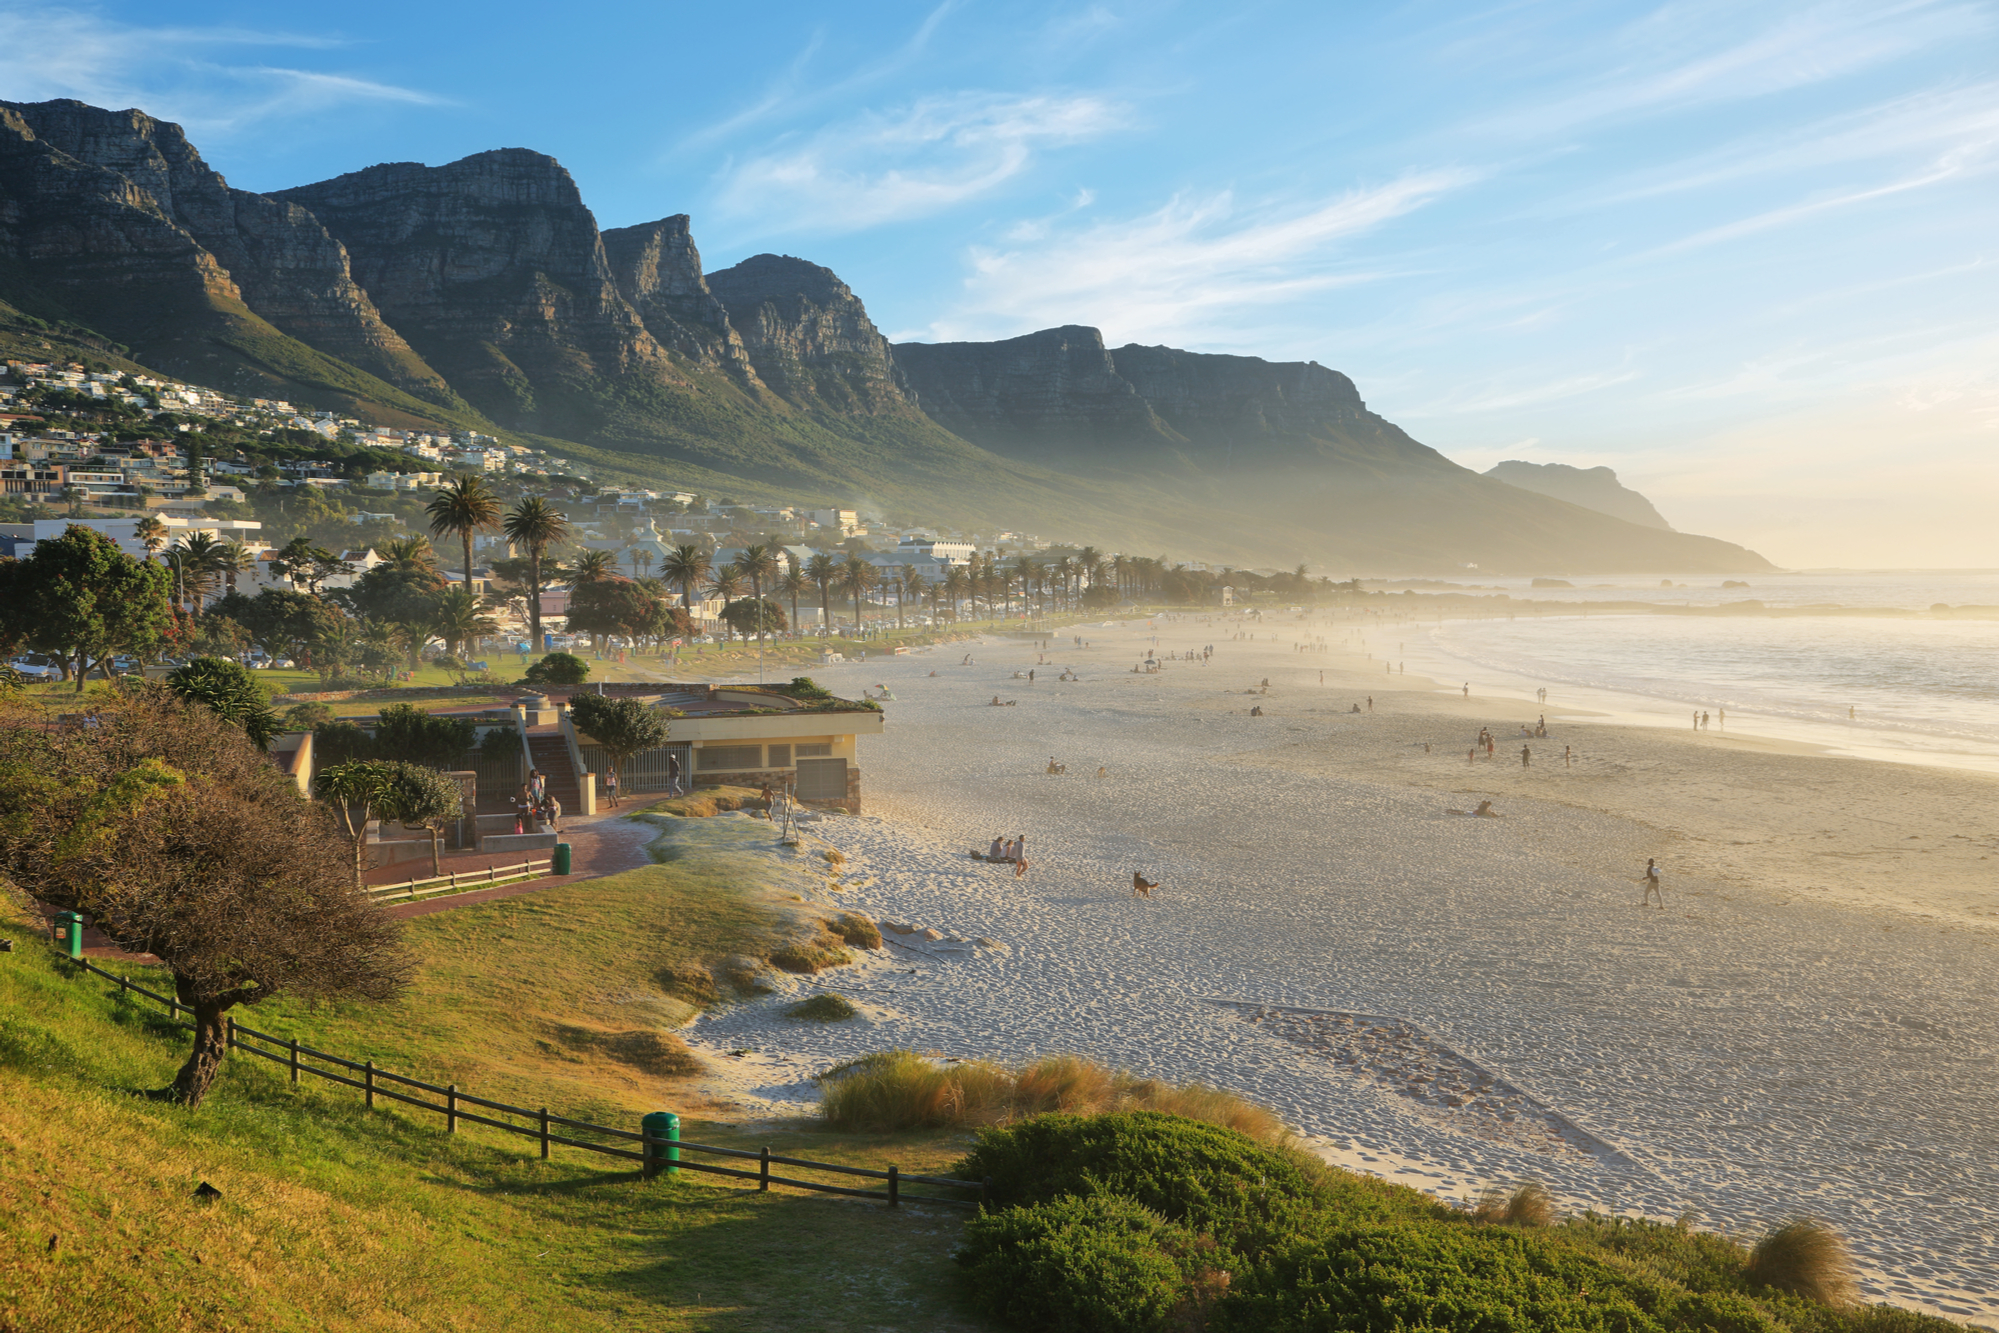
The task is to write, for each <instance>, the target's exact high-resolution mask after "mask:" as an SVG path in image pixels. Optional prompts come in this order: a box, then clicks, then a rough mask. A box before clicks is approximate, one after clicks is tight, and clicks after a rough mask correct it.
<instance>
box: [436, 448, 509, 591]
mask: <svg viewBox="0 0 2000 1333" xmlns="http://www.w3.org/2000/svg"><path fill="white" fill-rule="evenodd" d="M424 512H425V513H426V514H429V515H430V516H431V531H432V532H434V533H436V534H437V535H438V536H440V537H442V536H444V535H445V534H446V533H456V534H457V535H458V539H459V541H460V542H462V543H463V544H464V550H465V591H466V593H467V595H468V596H469V595H470V594H471V592H472V534H473V533H475V532H479V531H482V530H484V529H488V528H493V527H497V526H498V525H499V523H500V512H501V511H500V497H499V496H497V495H495V494H494V493H493V488H492V487H491V486H489V485H487V483H486V478H484V477H482V476H480V475H479V474H478V473H476V472H461V473H459V474H458V475H457V476H455V477H453V478H452V479H451V480H450V481H448V482H446V483H445V484H444V485H442V486H440V487H438V492H437V495H436V496H435V497H434V498H433V499H432V500H431V502H430V503H429V504H427V505H425V506H424Z"/></svg>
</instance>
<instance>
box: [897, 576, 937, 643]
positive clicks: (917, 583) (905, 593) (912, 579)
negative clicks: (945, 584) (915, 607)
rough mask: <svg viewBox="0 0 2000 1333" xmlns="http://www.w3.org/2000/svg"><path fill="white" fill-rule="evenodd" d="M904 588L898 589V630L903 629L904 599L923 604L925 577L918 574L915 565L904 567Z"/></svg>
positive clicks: (925, 585)
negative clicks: (907, 598)
mask: <svg viewBox="0 0 2000 1333" xmlns="http://www.w3.org/2000/svg"><path fill="white" fill-rule="evenodd" d="M901 582H902V586H901V587H899V588H897V589H896V628H897V629H901V628H902V627H903V599H904V598H905V597H909V598H912V599H914V600H915V601H917V602H919V603H921V602H922V601H923V600H924V590H925V588H926V587H927V586H929V585H927V584H926V583H925V582H924V576H923V575H922V574H919V573H918V572H917V567H916V566H915V565H905V566H903V577H902V581H901Z"/></svg>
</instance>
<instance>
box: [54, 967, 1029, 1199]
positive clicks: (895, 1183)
mask: <svg viewBox="0 0 2000 1333" xmlns="http://www.w3.org/2000/svg"><path fill="white" fill-rule="evenodd" d="M69 961H72V962H74V963H75V964H76V965H77V966H78V967H79V968H81V969H82V970H84V971H86V972H93V973H95V974H96V975H98V976H100V977H103V978H104V979H105V980H106V981H115V982H117V983H118V991H119V994H120V995H137V996H141V997H143V998H145V999H148V1000H152V1001H155V1002H156V1003H159V1004H163V1005H165V1006H166V1007H167V1013H168V1018H169V1021H171V1022H173V1023H175V1024H176V1025H178V1026H180V1027H185V1028H193V1027H194V1021H193V1020H192V1018H186V1019H184V1018H182V1017H181V1011H182V1010H184V1009H187V1008H188V1007H189V1006H187V1005H184V1004H182V1003H181V1002H180V1000H179V999H177V998H176V997H174V996H171V995H162V994H160V993H159V992H158V991H153V990H148V989H147V988H146V987H144V986H141V985H139V984H137V983H136V982H134V981H133V980H132V979H131V978H130V977H126V976H120V975H118V974H116V973H112V972H107V971H105V970H104V969H103V968H101V967H99V966H97V965H96V964H95V963H92V962H91V961H90V960H89V959H85V958H78V959H72V960H69ZM223 1023H224V1027H225V1030H226V1032H227V1034H228V1046H229V1049H231V1050H235V1051H241V1052H243V1053H245V1054H246V1055H254V1056H257V1057H259V1058H260V1059H264V1060H269V1061H271V1062H272V1063H273V1064H278V1065H283V1066H285V1068H286V1069H287V1071H288V1072H289V1073H290V1075H291V1081H292V1082H293V1083H297V1082H298V1081H299V1079H300V1077H301V1076H302V1075H307V1074H310V1075H311V1076H313V1077H314V1078H319V1079H325V1080H326V1081H327V1082H329V1083H339V1084H343V1085H345V1086H347V1087H350V1088H358V1089H359V1090H360V1091H361V1094H362V1096H363V1098H364V1099H365V1101H366V1104H367V1105H368V1106H369V1107H370V1108H373V1107H374V1105H375V1099H376V1098H377V1097H386V1098H388V1099H389V1100H390V1101H394V1102H400V1103H402V1104H403V1105H405V1106H412V1107H415V1108H417V1109H418V1110H421V1111H433V1112H436V1113H437V1114H439V1115H441V1116H443V1117H444V1132H445V1133H447V1134H456V1133H457V1132H458V1126H459V1122H460V1121H469V1122H470V1123H472V1124H475V1125H486V1126H488V1127H490V1128H492V1129H497V1130H500V1131H502V1132H503V1133H507V1134H514V1135H517V1136H519V1137H522V1138H530V1139H534V1140H536V1142H537V1143H538V1145H539V1147H540V1149H541V1156H542V1160H543V1161H547V1160H548V1156H549V1149H550V1147H551V1146H554V1145H560V1146H562V1147H565V1148H576V1149H580V1150H581V1151H584V1152H592V1153H597V1154H599V1155H600V1156H604V1157H617V1158H623V1159H625V1160H628V1161H634V1162H638V1163H640V1165H641V1166H642V1167H643V1169H644V1172H645V1174H646V1176H647V1177H648V1178H651V1177H652V1176H654V1175H655V1174H657V1173H658V1172H659V1171H662V1170H666V1171H676V1170H686V1171H700V1172H704V1173H706V1174H709V1175H716V1176H728V1177H731V1178H734V1179H737V1180H754V1181H756V1182H757V1188H758V1189H760V1190H768V1189H770V1188H771V1186H773V1185H784V1186H788V1187H790V1188H792V1189H801V1190H809V1191H812V1192H813V1193H816V1194H839V1195H844V1196H845V1197H847V1198H852V1199H879V1200H881V1201H883V1202H885V1203H887V1204H888V1205H889V1206H890V1207H891V1208H894V1207H898V1206H899V1205H901V1204H904V1203H929V1204H939V1205H942V1206H944V1207H948V1208H974V1209H976V1208H981V1207H984V1206H985V1203H986V1198H987V1193H988V1189H989V1185H990V1182H988V1181H985V1180H959V1179H955V1178H953V1177H950V1176H926V1175H915V1174H911V1173H909V1172H905V1171H902V1170H899V1169H898V1168H896V1167H893V1166H892V1167H890V1168H889V1169H888V1170H886V1171H877V1170H875V1169H874V1168H872V1167H864V1166H843V1165H841V1164H839V1163H837V1162H815V1161H813V1160H811V1159H810V1158H804V1157H786V1156H782V1155H780V1154H778V1153H774V1152H772V1151H771V1150H770V1149H769V1148H760V1149H757V1150H755V1151H752V1150H750V1149H747V1148H722V1147H715V1146H711V1145H709V1144H703V1143H691V1142H689V1141H688V1140H686V1139H670V1138H661V1137H658V1136H656V1135H652V1134H647V1133H645V1132H644V1131H643V1130H639V1131H634V1130H629V1129H617V1128H614V1127H613V1126H610V1125H597V1124H592V1123H591V1122H590V1121H587V1120H572V1119H570V1118H569V1117H568V1116H561V1115H555V1114H553V1113H551V1112H550V1110H549V1108H548V1107H546V1106H541V1107H535V1108H533V1109H530V1108H528V1107H525V1106H514V1105H511V1104H509V1103H507V1102H496V1101H492V1100H490V1099H488V1098H485V1097H478V1096H474V1095H473V1094H472V1093H469V1092H462V1091H460V1090H459V1086H458V1085H457V1084H456V1083H447V1084H444V1085H439V1084H436V1083H427V1082H425V1081H424V1080H423V1079H420V1078H411V1077H410V1076H409V1075H407V1074H398V1073H394V1072H392V1071H390V1070H387V1069H377V1068H376V1067H375V1062H374V1061H373V1060H360V1061H356V1060H349V1059H347V1058H346V1057H345V1056H340V1055H334V1054H332V1053H330V1052H327V1051H321V1050H315V1049H314V1048H313V1047H310V1046H304V1045H301V1044H300V1043H299V1040H298V1038H296V1037H278V1036H273V1035H272V1034H270V1033H268V1032H259V1031H258V1030H257V1029H255V1028H250V1027H245V1026H243V1025H242V1024H241V1023H238V1022H237V1021H236V1020H234V1019H232V1018H224V1020H223ZM308 1061H318V1062H320V1063H319V1064H318V1065H315V1064H311V1063H308ZM325 1066H331V1067H330V1068H329V1067H325ZM336 1071H346V1072H336ZM352 1074H358V1075H360V1077H359V1078H354V1077H350V1075H352ZM389 1084H393V1085H395V1086H393V1087H391V1086H385V1085H389ZM397 1088H413V1089H416V1090H417V1091H419V1092H428V1093H432V1094H435V1095H436V1096H438V1097H441V1098H443V1099H444V1100H443V1101H441V1102H436V1101H427V1100H426V1099H424V1098H422V1097H418V1096H412V1095H411V1094H409V1093H405V1092H399V1091H397V1090H396V1089H397ZM467 1106H477V1107H480V1108H482V1109H484V1110H488V1111H494V1112H498V1113H499V1114H500V1115H503V1116H513V1117H515V1119H516V1120H523V1121H527V1122H528V1123H527V1124H517V1123H514V1122H513V1121H508V1120H501V1119H496V1118H495V1117H494V1116H488V1115H481V1114H479V1113H478V1112H476V1111H468V1110H466V1109H465V1108H466V1107H467ZM553 1126H559V1127H561V1128H563V1129H573V1130H578V1131H581V1132H583V1133H587V1134H592V1135H597V1136H600V1137H602V1138H609V1139H613V1140H617V1141H619V1142H623V1143H634V1144H637V1145H638V1149H637V1151H634V1150H633V1149H631V1148H621V1147H614V1146H613V1145H612V1144H610V1143H593V1142H591V1141H589V1140H587V1139H579V1138H573V1137H570V1136H569V1135H565V1134H557V1133H555V1132H553V1129H552V1128H551V1127H553ZM684 1153H702V1154H706V1155H708V1156H711V1157H722V1158H734V1159H737V1160H741V1161H752V1162H755V1163H756V1164H757V1169H756V1170H754V1171H746V1170H742V1169H740V1168H737V1167H730V1166H720V1165H716V1164H713V1163H709V1162H694V1161H689V1160H687V1159H686V1158H685V1157H684V1156H682V1154H684ZM774 1164H775V1165H777V1166H790V1167H798V1168H800V1169H803V1170H809V1171H824V1172H830V1173H832V1174H834V1175H842V1176H856V1177H860V1178H862V1179H866V1180H879V1181H882V1182H884V1186H885V1187H884V1188H882V1189H853V1188H850V1187H848V1186H845V1185H829V1184H827V1183H826V1182H824V1181H816V1180H800V1179H798V1178H797V1177H794V1176H774V1175H772V1174H771V1167H772V1166H773V1165H774ZM912 1184H914V1185H923V1186H928V1187H930V1188H931V1189H933V1190H939V1189H955V1190H965V1191H970V1192H973V1193H976V1194H977V1196H978V1197H977V1198H953V1197H951V1196H948V1195H941V1194H936V1193H931V1194H906V1193H904V1192H903V1187H904V1186H905V1185H912Z"/></svg>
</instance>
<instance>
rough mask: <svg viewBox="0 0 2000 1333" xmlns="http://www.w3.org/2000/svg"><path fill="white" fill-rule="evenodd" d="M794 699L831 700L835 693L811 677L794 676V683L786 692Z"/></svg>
mask: <svg viewBox="0 0 2000 1333" xmlns="http://www.w3.org/2000/svg"><path fill="white" fill-rule="evenodd" d="M785 693H787V694H789V695H791V696H792V697H793V698H794V699H831V698H832V697H833V691H832V690H829V689H827V688H826V687H825V686H824V685H821V684H820V683H819V682H818V681H816V680H814V679H813V678H812V677H811V676H793V677H792V683H791V685H790V686H788V687H787V688H786V690H785Z"/></svg>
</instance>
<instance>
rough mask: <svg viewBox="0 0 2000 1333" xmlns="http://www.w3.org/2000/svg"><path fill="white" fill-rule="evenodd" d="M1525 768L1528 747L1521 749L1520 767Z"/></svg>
mask: <svg viewBox="0 0 2000 1333" xmlns="http://www.w3.org/2000/svg"><path fill="white" fill-rule="evenodd" d="M1527 766H1528V747H1527V746H1525V745H1523V746H1522V747H1521V767H1522V768H1526V767H1527Z"/></svg>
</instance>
